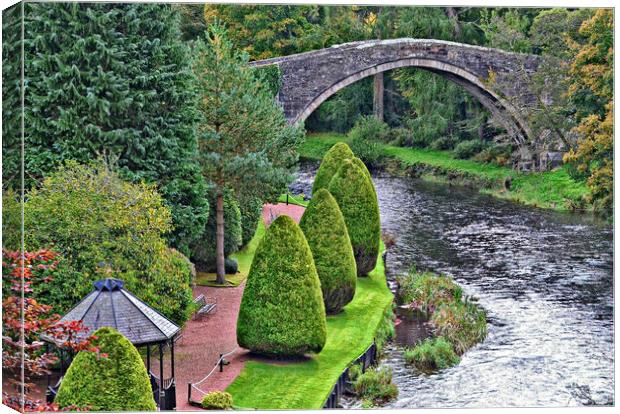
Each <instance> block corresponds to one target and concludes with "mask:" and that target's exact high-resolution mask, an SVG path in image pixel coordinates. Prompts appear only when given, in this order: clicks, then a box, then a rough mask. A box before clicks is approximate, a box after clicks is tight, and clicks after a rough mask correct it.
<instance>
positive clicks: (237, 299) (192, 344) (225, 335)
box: [152, 203, 304, 410]
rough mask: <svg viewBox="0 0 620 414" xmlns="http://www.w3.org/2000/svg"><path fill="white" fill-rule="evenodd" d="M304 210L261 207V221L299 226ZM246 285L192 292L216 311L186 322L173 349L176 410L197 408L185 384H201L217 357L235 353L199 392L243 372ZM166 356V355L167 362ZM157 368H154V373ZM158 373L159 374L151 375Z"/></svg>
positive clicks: (194, 393)
mask: <svg viewBox="0 0 620 414" xmlns="http://www.w3.org/2000/svg"><path fill="white" fill-rule="evenodd" d="M303 212H304V207H301V206H297V205H293V204H289V205H286V204H285V203H279V204H275V205H274V204H266V205H265V206H264V207H263V221H264V222H265V223H266V224H269V223H271V221H273V219H275V218H276V217H277V216H279V215H282V214H286V215H288V216H290V217H291V218H293V220H295V221H296V222H299V220H300V219H301V216H302V215H303ZM244 287H245V283H242V284H241V285H239V286H238V287H234V288H214V287H207V286H197V287H195V288H194V297H196V296H198V295H201V294H202V295H205V296H208V297H215V298H217V311H216V312H215V313H214V314H212V315H205V316H204V317H202V319H199V320H189V321H188V322H187V323H186V324H185V327H184V328H183V337H182V338H181V339H180V340H179V341H178V342H177V343H176V345H175V373H176V384H177V410H197V409H199V408H197V407H194V406H192V405H189V403H188V402H187V391H188V390H187V384H188V382H190V381H191V382H193V383H195V382H197V381H200V380H201V379H202V378H204V376H206V375H207V374H208V373H209V372H210V371H211V369H212V368H213V366H214V365H215V363H216V362H217V360H218V359H219V356H220V354H224V353H227V352H230V351H231V350H233V349H237V351H236V352H235V353H234V354H232V355H230V356H228V357H226V360H228V361H230V365H226V366H224V372H219V369H216V371H215V372H214V373H213V374H212V375H211V376H210V377H209V378H208V379H207V380H206V381H205V382H204V383H202V384H201V385H200V389H201V390H203V391H205V392H209V391H216V390H224V389H226V387H228V386H229V385H230V384H231V383H232V382H233V381H234V379H235V378H236V377H237V375H239V373H240V372H241V370H242V369H243V366H244V363H245V361H247V360H248V359H250V356H249V352H248V351H247V350H245V349H242V348H238V345H237V316H238V314H239V305H240V304H241V297H242V296H243V288H244ZM168 356H169V355H166V358H168ZM156 365H157V364H153V367H152V370H153V369H158V368H155V367H156ZM164 369H165V371H164V377H168V376H169V374H166V373H168V372H170V371H169V369H170V368H169V361H165V363H164ZM154 372H158V371H154ZM201 399H202V394H200V393H199V392H198V391H196V390H192V400H195V401H200V400H201Z"/></svg>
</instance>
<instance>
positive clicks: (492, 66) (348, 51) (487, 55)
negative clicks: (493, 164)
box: [252, 38, 540, 158]
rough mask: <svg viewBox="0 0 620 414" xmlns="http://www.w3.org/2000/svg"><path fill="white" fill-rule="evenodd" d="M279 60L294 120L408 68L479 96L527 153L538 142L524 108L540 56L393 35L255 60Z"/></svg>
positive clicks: (285, 102)
mask: <svg viewBox="0 0 620 414" xmlns="http://www.w3.org/2000/svg"><path fill="white" fill-rule="evenodd" d="M272 64H277V65H278V66H279V67H280V71H281V74H282V86H281V88H280V91H279V94H278V101H279V102H280V103H281V105H282V106H283V109H284V113H285V115H286V117H287V119H288V120H289V122H291V123H295V122H300V121H304V120H305V119H306V118H307V117H308V116H309V115H310V114H311V113H312V112H313V111H314V110H315V109H316V108H318V106H319V105H320V104H321V103H322V102H324V101H325V100H326V99H327V98H329V97H330V96H331V95H333V94H334V93H336V92H337V91H339V90H340V89H342V88H344V87H346V86H348V85H350V84H351V83H353V82H356V81H358V80H360V79H362V78H365V77H367V76H371V75H374V74H376V73H381V72H384V71H387V70H391V69H397V68H402V67H418V68H422V69H425V70H429V71H432V72H435V73H437V74H440V75H442V76H444V77H446V78H448V79H450V80H452V81H454V82H455V83H457V84H459V85H461V86H462V87H463V88H465V89H466V90H467V91H469V92H470V93H471V94H472V95H473V96H475V97H476V98H477V99H478V100H479V101H480V102H481V103H482V104H483V105H484V106H485V107H486V108H487V109H488V110H489V111H490V112H491V114H492V115H493V117H494V118H495V119H496V120H497V121H498V122H499V123H500V124H501V125H502V126H504V127H505V128H506V130H507V131H508V133H509V134H510V136H511V137H512V138H513V140H514V141H515V143H516V144H517V146H518V147H519V150H520V151H521V152H522V156H524V157H525V158H527V157H528V156H530V157H531V154H530V145H528V143H531V142H534V141H535V137H533V136H532V133H531V129H530V128H529V126H528V123H527V121H526V119H524V117H522V115H521V113H520V109H522V108H524V107H527V106H528V105H530V104H531V103H532V102H534V101H535V99H534V97H533V96H532V95H531V93H530V92H529V90H528V88H527V86H526V85H525V82H524V81H521V80H520V79H524V78H525V77H522V76H516V74H525V76H526V77H529V76H531V75H532V74H533V73H535V71H536V70H537V68H538V66H539V64H540V57H539V56H535V55H526V54H521V53H509V52H505V51H501V50H497V49H490V48H486V47H480V46H473V45H466V44H461V43H454V42H448V41H441V40H425V39H408V38H404V39H391V40H369V41H361V42H353V43H346V44H341V45H336V46H332V47H329V48H326V49H321V50H316V51H312V52H306V53H300V54H296V55H289V56H284V57H279V58H273V59H267V60H262V61H257V62H253V63H252V65H254V66H263V65H272Z"/></svg>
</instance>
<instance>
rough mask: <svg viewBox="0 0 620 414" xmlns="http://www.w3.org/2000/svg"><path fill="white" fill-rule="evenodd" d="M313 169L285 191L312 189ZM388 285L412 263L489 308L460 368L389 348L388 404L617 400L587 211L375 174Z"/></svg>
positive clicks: (609, 233) (608, 320) (600, 255)
mask: <svg viewBox="0 0 620 414" xmlns="http://www.w3.org/2000/svg"><path fill="white" fill-rule="evenodd" d="M315 171H316V165H314V164H305V165H302V167H301V169H300V172H299V173H298V179H297V181H296V182H295V184H294V185H293V186H292V190H293V192H295V193H299V192H303V193H305V194H309V193H310V188H311V185H312V179H313V176H314V173H315ZM373 180H374V183H375V187H376V189H377V195H378V198H379V206H380V210H381V224H382V229H383V231H384V232H388V233H390V234H391V235H393V236H394V237H395V238H396V244H395V245H394V246H393V247H392V248H391V249H390V250H389V253H388V257H387V270H388V279H391V280H393V278H394V277H395V276H396V275H399V274H402V273H405V272H406V271H407V270H408V269H409V268H410V267H411V266H412V265H415V266H417V268H418V269H423V270H426V269H428V270H432V271H435V272H441V273H445V274H448V275H451V276H452V277H453V278H454V279H455V280H456V282H457V283H459V284H460V285H461V286H462V287H463V290H464V293H465V294H467V295H471V296H474V297H475V298H478V301H479V304H480V306H482V307H483V308H484V309H485V310H486V312H487V319H488V335H487V338H486V339H485V340H484V342H482V343H481V344H479V345H477V346H476V347H474V348H473V349H471V350H469V351H468V352H466V353H465V354H464V355H463V357H462V359H461V362H460V364H459V365H457V366H455V367H452V368H450V369H446V370H443V371H440V372H438V373H436V374H432V375H426V374H423V373H420V372H417V371H416V370H415V369H413V368H411V367H408V366H405V364H404V361H403V357H402V347H401V346H399V345H398V344H397V343H392V344H391V345H389V347H388V349H387V352H386V354H387V355H386V356H385V358H384V359H383V360H382V362H381V364H383V365H387V366H389V367H391V368H392V370H393V372H394V382H395V383H396V385H397V386H398V389H399V397H398V399H397V400H396V401H394V402H392V403H390V404H389V405H388V407H391V408H439V407H441V408H444V407H476V408H483V407H553V406H574V405H591V404H595V405H610V404H613V403H614V343H613V340H614V332H613V305H614V301H613V229H612V228H611V226H609V225H606V224H605V223H602V222H600V221H599V220H597V219H595V218H594V217H592V215H578V214H566V213H557V212H552V211H545V210H540V209H535V208H531V207H524V206H521V205H518V204H516V203H513V202H509V201H503V200H498V199H496V198H493V197H491V196H486V195H482V194H479V193H478V192H476V191H474V190H469V189H465V188H460V187H454V186H448V185H442V184H437V183H428V182H424V181H420V180H412V179H408V178H398V177H391V176H388V175H382V174H380V175H376V176H374V177H373Z"/></svg>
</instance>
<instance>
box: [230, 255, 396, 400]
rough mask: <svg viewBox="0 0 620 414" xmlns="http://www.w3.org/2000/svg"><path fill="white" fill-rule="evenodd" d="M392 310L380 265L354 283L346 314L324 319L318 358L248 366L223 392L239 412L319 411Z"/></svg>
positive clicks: (251, 363) (264, 362) (255, 362)
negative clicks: (387, 312) (344, 371)
mask: <svg viewBox="0 0 620 414" xmlns="http://www.w3.org/2000/svg"><path fill="white" fill-rule="evenodd" d="M391 304H392V293H391V292H390V289H389V288H388V287H387V284H386V279H385V268H384V263H383V260H381V259H379V261H378V263H377V266H376V267H375V270H373V271H372V272H371V273H370V274H369V275H368V277H365V278H360V279H358V280H357V288H356V291H355V297H354V298H353V301H352V302H351V303H349V304H348V305H347V307H346V308H345V311H344V312H341V313H339V314H338V315H333V316H329V317H328V318H327V341H326V343H325V347H324V348H323V350H322V351H321V353H320V354H318V355H315V356H314V357H313V358H311V359H305V360H303V361H299V362H296V363H294V364H277V363H275V364H274V363H272V362H269V361H248V362H246V363H245V366H244V368H243V370H242V371H241V373H240V374H239V376H238V377H237V378H236V379H235V381H234V382H233V383H232V384H231V385H230V386H229V387H228V388H227V389H226V391H228V392H230V393H231V394H232V395H233V397H234V399H235V406H237V407H239V408H242V407H243V408H248V409H249V408H257V409H289V410H291V409H320V408H321V407H322V406H323V404H324V403H325V400H326V399H327V397H328V395H329V393H330V392H331V389H332V387H333V386H334V383H335V382H336V381H337V379H338V377H339V376H340V374H342V371H343V370H344V369H346V368H347V367H348V366H349V365H351V363H352V362H353V361H354V360H355V359H356V358H357V357H359V356H360V355H361V354H362V353H363V352H364V351H365V350H366V349H367V348H368V347H369V346H370V345H371V344H372V343H373V340H374V338H375V336H376V335H377V330H378V329H379V326H380V325H381V324H382V323H383V322H382V320H383V315H384V313H385V312H386V309H387V308H389V307H390V306H391ZM319 372H320V375H317V373H319Z"/></svg>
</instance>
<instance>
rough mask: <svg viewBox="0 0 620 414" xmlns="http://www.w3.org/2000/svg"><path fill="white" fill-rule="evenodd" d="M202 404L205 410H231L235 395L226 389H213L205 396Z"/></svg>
mask: <svg viewBox="0 0 620 414" xmlns="http://www.w3.org/2000/svg"><path fill="white" fill-rule="evenodd" d="M200 405H201V406H202V408H204V409H205V410H230V409H232V406H233V397H232V395H230V394H229V393H227V392H225V391H212V392H210V393H208V394H207V395H205V396H204V398H203V399H202V402H201V403H200Z"/></svg>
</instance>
